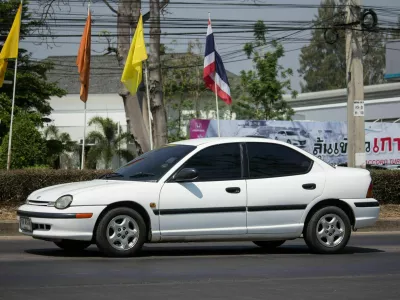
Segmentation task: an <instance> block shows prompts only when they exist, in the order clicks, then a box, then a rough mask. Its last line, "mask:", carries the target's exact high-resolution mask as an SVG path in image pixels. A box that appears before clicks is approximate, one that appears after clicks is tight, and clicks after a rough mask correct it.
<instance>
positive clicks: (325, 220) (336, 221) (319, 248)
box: [304, 206, 351, 254]
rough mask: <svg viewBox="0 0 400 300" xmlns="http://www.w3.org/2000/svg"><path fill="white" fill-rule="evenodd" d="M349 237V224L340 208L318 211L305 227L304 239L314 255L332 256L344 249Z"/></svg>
mask: <svg viewBox="0 0 400 300" xmlns="http://www.w3.org/2000/svg"><path fill="white" fill-rule="evenodd" d="M350 235H351V223H350V219H349V217H348V216H347V214H346V213H345V212H344V211H343V210H342V209H340V208H338V207H335V206H329V207H324V208H321V209H319V210H318V211H316V212H315V213H314V215H313V216H312V217H311V219H310V221H309V222H308V224H307V225H306V228H305V233H304V239H305V241H306V244H307V245H308V247H309V248H310V249H311V250H312V251H313V252H316V253H320V254H333V253H338V252H340V251H341V250H342V249H343V248H344V247H346V245H347V243H348V241H349V239H350Z"/></svg>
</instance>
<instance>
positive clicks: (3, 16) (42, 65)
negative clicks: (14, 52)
mask: <svg viewBox="0 0 400 300" xmlns="http://www.w3.org/2000/svg"><path fill="white" fill-rule="evenodd" d="M19 3H20V1H17V0H11V1H1V2H0V23H1V24H2V26H0V44H1V45H3V44H4V42H5V40H6V38H7V35H8V33H9V31H10V29H11V24H12V23H13V21H14V18H15V14H16V12H17V9H18V6H19ZM28 4H29V3H28V1H24V4H23V10H22V20H23V22H22V25H21V40H23V39H24V36H26V35H29V34H32V33H34V32H35V31H36V30H38V29H39V28H40V27H41V26H42V25H43V24H42V23H41V22H39V21H34V20H32V16H31V14H30V13H29V11H28V9H29V8H28ZM1 47H2V46H0V48H1ZM31 56H32V55H31V53H28V52H27V51H26V50H25V49H22V48H20V49H19V54H18V72H17V89H16V91H17V92H16V95H15V115H18V114H19V113H23V112H30V115H29V116H30V117H31V116H32V114H38V115H40V116H45V115H49V114H50V113H51V110H52V109H51V107H50V104H49V102H48V100H50V97H51V96H58V97H62V96H64V95H66V91H65V90H63V89H60V88H58V87H57V85H56V84H55V83H49V82H47V78H46V73H47V72H48V71H49V70H51V69H52V68H53V65H52V63H50V62H43V61H41V62H35V61H33V60H32V57H31ZM14 66H15V64H14V60H10V61H9V62H8V69H7V72H6V74H5V80H11V81H13V80H14ZM0 92H1V93H3V94H4V95H2V96H1V97H0V98H1V100H0V115H1V117H2V119H1V124H0V140H1V139H2V138H3V137H4V135H5V134H7V133H8V131H9V124H10V115H11V99H12V93H13V85H9V84H4V85H3V86H2V87H1V88H0ZM34 118H35V119H36V121H37V122H39V123H40V124H35V125H42V124H43V123H42V122H41V118H37V115H36V116H34Z"/></svg>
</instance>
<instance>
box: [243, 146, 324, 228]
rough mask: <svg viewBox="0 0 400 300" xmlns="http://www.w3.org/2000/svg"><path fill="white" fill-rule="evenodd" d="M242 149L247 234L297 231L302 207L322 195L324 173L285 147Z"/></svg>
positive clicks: (315, 165)
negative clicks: (244, 151) (245, 163)
mask: <svg viewBox="0 0 400 300" xmlns="http://www.w3.org/2000/svg"><path fill="white" fill-rule="evenodd" d="M246 146H247V153H248V165H249V178H248V179H247V195H248V202H247V206H248V207H247V210H248V213H247V228H248V233H249V234H252V233H253V234H255V233H260V234H263V233H265V234H281V233H291V232H296V231H298V230H299V229H301V228H302V224H301V223H300V220H301V218H302V215H303V213H304V210H305V209H306V206H307V205H308V204H309V203H310V202H311V201H313V200H314V199H315V198H317V197H318V196H320V195H321V194H322V192H323V189H324V186H325V172H324V169H323V168H322V167H321V166H319V165H318V164H316V163H314V162H313V160H312V159H310V158H309V157H307V156H305V155H303V154H302V153H300V152H299V151H297V150H295V149H293V148H291V147H289V146H285V145H281V144H276V143H262V142H259V143H256V142H254V143H247V144H246Z"/></svg>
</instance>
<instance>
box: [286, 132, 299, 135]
mask: <svg viewBox="0 0 400 300" xmlns="http://www.w3.org/2000/svg"><path fill="white" fill-rule="evenodd" d="M286 134H287V135H297V134H296V133H294V132H293V131H287V132H286Z"/></svg>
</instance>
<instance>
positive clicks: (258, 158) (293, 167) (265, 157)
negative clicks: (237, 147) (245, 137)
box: [247, 143, 313, 178]
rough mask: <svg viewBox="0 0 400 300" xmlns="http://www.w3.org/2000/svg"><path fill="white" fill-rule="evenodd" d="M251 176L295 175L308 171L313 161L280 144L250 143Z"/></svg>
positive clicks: (248, 147)
mask: <svg viewBox="0 0 400 300" xmlns="http://www.w3.org/2000/svg"><path fill="white" fill-rule="evenodd" d="M247 150H248V157H249V171H250V178H268V177H280V176H293V175H300V174H305V173H308V172H309V171H310V169H311V167H312V163H313V161H312V160H311V159H309V158H308V157H306V156H304V155H303V154H301V153H300V152H298V151H296V150H293V149H291V148H289V147H286V146H283V145H278V144H272V143H271V144H269V143H268V144H267V143H248V144H247Z"/></svg>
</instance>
